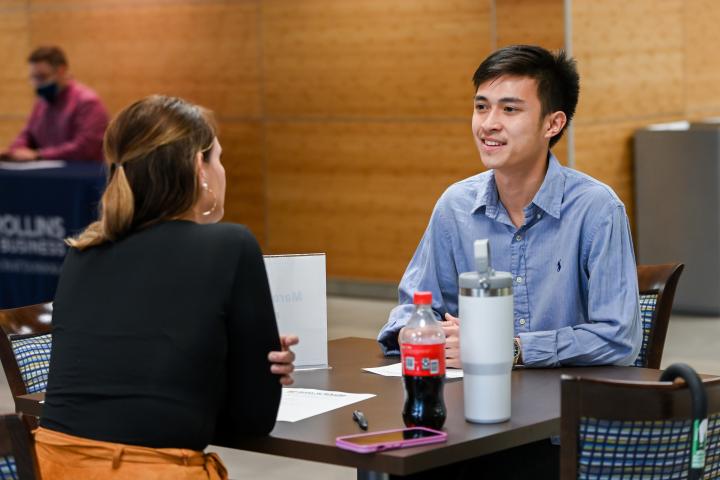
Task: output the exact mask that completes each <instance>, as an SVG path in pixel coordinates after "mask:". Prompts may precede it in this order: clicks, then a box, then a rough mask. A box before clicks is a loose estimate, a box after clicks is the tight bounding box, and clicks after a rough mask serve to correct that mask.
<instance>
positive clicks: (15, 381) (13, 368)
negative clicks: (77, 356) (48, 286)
mask: <svg viewBox="0 0 720 480" xmlns="http://www.w3.org/2000/svg"><path fill="white" fill-rule="evenodd" d="M51 322H52V304H51V303H43V304H39V305H31V306H28V307H21V308H11V309H7V310H0V361H2V366H3V370H4V371H5V377H6V378H7V381H8V384H9V386H10V391H11V392H12V395H13V398H15V397H18V396H20V395H25V394H27V393H33V392H35V391H43V390H44V388H45V383H44V382H47V366H48V361H49V348H50V342H51V337H50V336H49V335H50V333H51V330H52V326H51ZM46 335H47V336H46ZM33 338H35V339H33ZM18 349H19V350H18ZM18 351H19V352H20V353H19V355H18ZM18 356H19V357H20V358H18ZM46 356H47V357H48V358H47V359H46V358H45V357H46ZM46 360H47V361H46ZM19 362H20V363H22V364H23V367H22V368H21V365H20V364H19ZM43 369H44V372H43ZM43 378H44V381H43ZM26 380H27V381H28V382H29V383H27V384H26ZM28 387H29V388H28Z"/></svg>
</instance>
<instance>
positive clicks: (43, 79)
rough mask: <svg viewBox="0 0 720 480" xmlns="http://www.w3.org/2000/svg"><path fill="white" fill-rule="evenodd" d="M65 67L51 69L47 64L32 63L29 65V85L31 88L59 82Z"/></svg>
mask: <svg viewBox="0 0 720 480" xmlns="http://www.w3.org/2000/svg"><path fill="white" fill-rule="evenodd" d="M64 71H65V67H62V66H60V67H53V66H52V65H50V64H49V63H48V62H34V63H31V64H30V83H31V84H32V86H33V88H38V87H42V86H43V85H47V84H49V83H53V82H58V81H60V77H61V76H62V74H63V72H64Z"/></svg>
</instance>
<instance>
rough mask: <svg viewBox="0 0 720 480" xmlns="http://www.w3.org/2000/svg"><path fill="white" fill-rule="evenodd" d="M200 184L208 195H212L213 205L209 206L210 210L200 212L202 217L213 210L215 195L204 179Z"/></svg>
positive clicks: (215, 206)
mask: <svg viewBox="0 0 720 480" xmlns="http://www.w3.org/2000/svg"><path fill="white" fill-rule="evenodd" d="M201 185H202V188H203V190H205V191H206V192H208V193H209V194H210V195H212V197H213V206H212V208H211V209H210V210H208V211H206V212H202V213H201V214H202V216H203V217H208V216H210V215H212V214H213V212H215V209H216V208H217V196H216V195H215V192H213V191H212V190H211V189H210V186H209V185H208V183H207V182H206V181H204V180H203V182H202V184H201Z"/></svg>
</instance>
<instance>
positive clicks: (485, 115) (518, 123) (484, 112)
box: [472, 75, 550, 173]
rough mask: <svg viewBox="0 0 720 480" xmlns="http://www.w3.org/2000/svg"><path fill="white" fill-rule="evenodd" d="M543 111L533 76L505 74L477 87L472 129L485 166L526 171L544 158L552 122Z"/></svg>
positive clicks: (504, 170)
mask: <svg viewBox="0 0 720 480" xmlns="http://www.w3.org/2000/svg"><path fill="white" fill-rule="evenodd" d="M541 111H542V106H541V104H540V99H539V98H538V93H537V81H535V80H534V79H532V78H529V77H517V76H507V75H504V76H501V77H498V78H496V79H494V80H489V81H487V82H485V83H483V84H481V85H480V86H479V87H478V89H477V92H476V94H475V109H474V111H473V117H472V130H473V136H474V138H475V146H476V147H477V149H478V151H479V152H480V158H481V160H482V162H483V164H484V165H485V167H486V168H488V169H491V168H492V169H495V170H496V171H499V172H502V173H512V172H519V173H523V172H526V171H528V170H529V169H530V168H532V167H533V166H535V165H536V164H537V162H539V161H545V158H546V155H547V150H548V144H549V139H550V137H549V136H547V131H548V129H549V126H550V122H549V120H548V116H547V115H545V116H542V117H541Z"/></svg>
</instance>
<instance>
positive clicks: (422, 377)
mask: <svg viewBox="0 0 720 480" xmlns="http://www.w3.org/2000/svg"><path fill="white" fill-rule="evenodd" d="M413 303H415V312H414V313H413V314H412V316H411V317H410V320H409V321H408V323H407V325H405V327H404V328H403V329H402V330H400V335H399V337H398V341H399V343H400V355H401V358H402V369H403V379H404V382H405V406H404V407H403V412H402V415H403V420H404V421H405V425H407V426H408V427H416V426H417V427H428V428H435V429H440V428H442V426H443V424H444V423H445V418H446V417H447V410H446V409H445V399H444V398H443V385H444V383H445V332H443V329H442V326H441V325H440V322H438V321H437V320H435V315H433V312H432V308H431V305H432V293H430V292H415V296H414V297H413Z"/></svg>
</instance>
